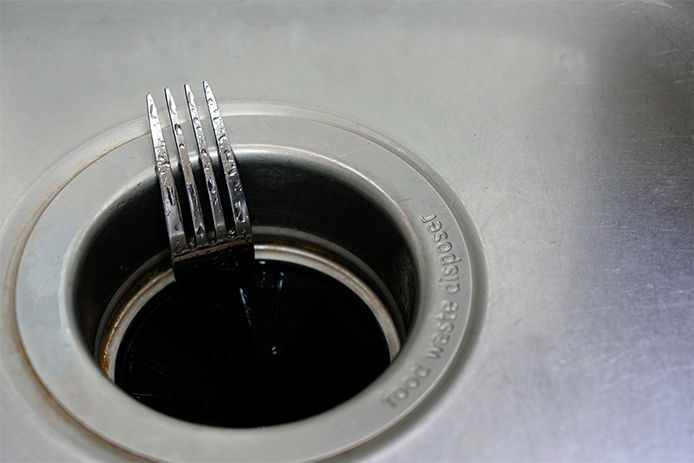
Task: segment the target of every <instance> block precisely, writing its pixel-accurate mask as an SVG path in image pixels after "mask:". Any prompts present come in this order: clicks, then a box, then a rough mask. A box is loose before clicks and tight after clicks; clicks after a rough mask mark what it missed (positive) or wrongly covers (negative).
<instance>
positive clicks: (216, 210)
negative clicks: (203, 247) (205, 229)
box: [183, 84, 229, 241]
mask: <svg viewBox="0 0 694 463" xmlns="http://www.w3.org/2000/svg"><path fill="white" fill-rule="evenodd" d="M183 88H184V90H185V92H186V101H187V102H188V112H189V113H190V120H191V122H192V123H193V131H194V132H195V142H196V143H197V145H198V152H199V153H200V162H201V163H202V171H203V173H204V174H205V185H206V186H207V194H208V196H209V198H210V205H211V207H212V221H213V222H214V229H215V234H216V236H217V241H220V240H223V239H226V237H227V235H228V234H229V233H228V231H227V228H226V224H225V223H224V211H223V210H222V202H221V201H220V198H219V189H218V188H217V181H216V180H215V178H214V171H213V170H212V161H211V160H210V154H209V152H208V148H207V143H206V142H205V134H204V132H203V129H202V124H201V122H200V116H199V115H198V108H197V107H196V106H195V96H194V95H193V92H192V90H191V89H190V85H188V84H185V85H184V86H183Z"/></svg>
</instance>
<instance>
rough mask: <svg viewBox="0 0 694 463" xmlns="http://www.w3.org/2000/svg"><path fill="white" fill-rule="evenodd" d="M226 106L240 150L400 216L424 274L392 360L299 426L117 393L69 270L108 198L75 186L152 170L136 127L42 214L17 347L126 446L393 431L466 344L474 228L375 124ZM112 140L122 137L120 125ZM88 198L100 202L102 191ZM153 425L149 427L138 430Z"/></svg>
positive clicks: (26, 267)
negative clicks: (215, 422) (312, 173)
mask: <svg viewBox="0 0 694 463" xmlns="http://www.w3.org/2000/svg"><path fill="white" fill-rule="evenodd" d="M223 113H224V116H225V117H229V118H232V121H230V122H229V125H230V126H233V127H235V128H236V134H235V136H234V138H235V139H236V140H238V146H239V147H240V148H239V150H238V151H239V158H240V159H243V157H244V155H246V154H247V155H250V153H254V155H255V156H260V157H262V156H272V155H277V154H278V153H280V154H287V153H291V155H292V156H296V157H297V158H301V159H303V158H306V159H308V158H310V159H312V162H314V163H316V164H318V165H322V166H324V167H325V168H326V169H328V170H332V169H338V170H339V171H340V172H341V174H340V175H342V176H343V178H344V179H348V181H353V182H354V183H355V184H359V185H360V188H362V187H363V188H364V189H365V194H366V195H368V196H370V197H372V198H373V199H374V201H378V202H381V203H382V205H383V207H384V208H385V209H386V210H387V212H388V214H389V215H390V217H392V219H393V221H394V222H395V223H397V225H398V227H399V229H400V230H401V231H402V233H403V235H404V236H405V238H406V240H407V243H408V246H409V248H410V252H411V253H412V256H413V260H414V267H415V271H416V274H417V276H418V279H417V283H416V288H417V301H416V314H415V315H416V316H415V318H414V320H413V323H412V325H411V326H410V334H409V338H408V340H407V342H406V344H405V345H404V346H403V349H402V351H401V353H400V355H399V356H398V357H397V358H396V360H395V362H394V363H393V364H392V365H391V366H390V367H389V368H388V370H387V371H386V372H385V373H384V374H383V375H382V376H381V377H380V378H378V379H377V380H376V382H375V383H373V384H372V385H371V386H369V387H368V388H367V390H365V391H363V392H362V393H361V394H360V395H359V396H357V397H355V398H354V399H352V400H351V401H349V402H348V403H345V404H343V405H341V406H339V407H337V408H335V409H333V410H330V411H329V412H326V413H324V414H321V415H318V416H315V417H312V418H310V419H307V420H303V421H301V422H297V423H292V424H288V425H281V426H274V427H270V428H263V429H253V430H227V429H214V428H209V427H205V426H198V425H193V424H190V423H182V422H180V421H177V420H173V419H170V418H166V417H162V416H161V415H158V414H156V413H154V412H149V411H147V410H143V408H142V407H140V406H138V405H137V404H136V403H132V401H130V399H128V398H127V397H125V396H123V395H122V394H121V393H120V392H119V391H118V390H117V389H116V388H115V386H113V385H112V384H111V383H110V382H109V381H108V380H107V379H106V378H105V377H104V376H103V375H102V374H101V373H100V372H99V370H98V367H97V366H96V365H95V363H94V362H93V360H92V358H91V356H90V354H89V352H88V350H87V349H86V348H84V344H83V342H82V340H81V339H79V335H78V333H77V331H78V329H77V328H78V323H77V321H76V320H75V316H74V314H73V313H72V312H71V310H70V307H69V306H70V298H71V294H70V291H71V290H72V289H71V283H72V281H71V279H70V277H71V276H72V275H71V273H70V272H71V271H72V267H71V266H73V265H74V264H75V259H76V258H77V257H78V256H79V251H80V243H81V242H83V240H85V239H88V238H89V235H88V233H89V227H86V226H85V220H86V221H92V222H93V221H98V220H100V216H99V213H100V212H103V210H104V206H103V203H102V204H101V205H99V206H98V207H95V206H94V205H93V204H92V206H91V207H90V208H87V209H89V210H85V207H84V206H85V196H84V194H83V193H84V192H85V191H90V192H96V191H99V190H104V191H106V190H108V192H107V193H106V194H105V198H106V199H108V198H110V197H112V196H113V193H114V192H118V191H120V190H123V189H129V188H134V187H136V186H137V185H138V184H139V183H143V182H146V181H147V178H149V177H150V176H151V165H149V156H150V154H149V150H147V149H143V148H145V147H146V141H147V140H146V136H145V135H146V134H145V132H144V130H142V132H141V135H140V136H139V137H136V138H134V139H125V140H123V144H122V145H121V146H120V147H117V148H115V149H113V150H112V151H111V152H109V153H108V156H103V157H102V158H101V159H99V160H98V161H96V162H93V163H92V164H89V166H88V167H86V168H85V169H84V170H83V171H81V172H80V173H78V174H77V175H75V177H74V179H73V180H72V181H71V182H69V183H68V184H67V185H66V186H65V188H63V190H62V191H61V192H60V194H58V195H57V196H56V197H55V198H54V199H53V201H52V202H51V203H50V204H48V207H47V208H46V210H45V212H44V213H43V214H42V216H41V217H40V218H39V219H38V221H37V222H36V226H35V227H34V229H33V232H32V233H31V236H30V237H29V239H28V241H27V244H26V247H25V248H24V252H23V254H22V257H21V262H20V263H19V268H18V270H17V275H16V277H17V279H16V287H15V289H16V291H15V294H16V300H15V304H14V305H15V309H16V316H17V324H18V329H19V333H20V335H21V338H22V343H23V346H24V348H25V351H26V353H27V356H28V358H29V360H30V361H31V364H32V367H33V368H34V370H35V371H36V373H37V375H38V376H39V378H40V379H41V381H42V382H43V384H44V385H45V386H46V388H47V389H48V390H49V391H50V392H51V394H52V395H53V396H54V397H55V399H56V400H57V401H58V402H59V403H60V404H61V405H62V406H63V407H64V408H65V409H66V410H67V411H68V412H69V413H70V414H71V415H73V416H74V417H75V418H77V419H78V421H80V422H81V423H82V424H84V425H85V426H86V427H88V428H89V429H91V430H92V431H94V432H95V433H97V434H98V435H100V436H102V437H104V438H105V439H107V440H109V441H111V442H113V443H115V444H116V445H118V446H120V447H122V448H125V449H128V450H130V451H132V452H134V453H137V454H140V455H143V456H146V457H149V458H156V459H167V460H191V459H220V458H223V457H224V458H228V457H229V456H231V457H232V458H236V459H240V460H244V461H245V460H256V461H258V460H269V459H278V458H282V459H283V460H306V459H316V458H325V457H329V456H331V455H336V454H338V453H341V452H343V451H345V450H347V449H350V448H353V447H354V446H356V445H359V444H360V443H363V442H366V441H368V440H370V439H373V438H374V437H376V436H377V435H379V434H381V433H382V432H384V431H385V430H387V429H389V428H391V427H392V426H393V425H394V424H395V423H397V422H399V421H400V420H401V419H402V418H404V417H405V416H406V415H408V414H410V413H411V412H412V411H413V410H414V409H415V408H416V407H417V406H418V405H419V404H421V403H422V402H423V401H424V399H425V398H426V397H427V396H429V395H431V393H432V391H433V390H434V389H435V387H436V386H437V385H438V384H440V383H441V381H442V379H443V377H444V375H445V373H446V371H447V370H448V369H449V367H450V366H451V364H452V362H453V361H454V359H455V357H456V355H457V353H458V352H459V351H460V349H461V347H462V345H463V343H464V341H465V339H466V333H467V331H468V327H469V321H470V317H471V313H472V310H473V305H477V304H479V303H480V298H481V291H480V288H481V286H480V285H481V281H480V280H481V274H482V271H481V268H480V266H479V262H477V259H475V257H474V256H475V255H478V251H477V250H476V249H475V248H474V246H473V245H472V243H473V242H474V241H475V237H474V234H472V233H471V227H470V225H469V223H467V222H466V221H465V220H464V217H465V215H464V212H462V211H461V210H460V209H459V207H458V206H457V205H456V203H455V200H454V199H453V198H454V196H453V195H452V194H451V193H450V192H448V190H447V189H446V188H445V187H442V186H440V185H438V186H435V184H432V182H430V181H428V180H427V177H429V178H430V177H431V175H430V174H429V173H428V172H426V169H425V168H422V167H421V166H419V165H417V164H416V162H415V161H412V160H411V159H409V158H408V157H407V155H406V154H405V151H404V150H402V149H401V148H398V147H397V146H396V145H394V144H392V143H391V142H390V141H388V140H386V139H384V138H383V137H380V136H378V135H376V134H374V133H373V132H370V131H368V130H366V129H363V128H360V127H358V126H356V125H355V124H352V123H348V122H343V121H339V120H337V119H335V118H332V117H330V116H325V115H320V114H317V113H311V112H308V111H304V110H296V109H291V108H285V107H278V106H262V105H236V106H235V105H227V106H224V107H223ZM136 125H137V126H139V127H140V128H141V129H142V128H143V127H142V126H143V124H141V123H138V124H136ZM133 128H134V126H132V125H131V126H128V127H127V131H133ZM108 137H109V140H111V141H113V140H114V138H117V137H115V136H114V133H111V134H109V135H108ZM103 143H104V140H103V139H101V140H97V141H95V142H94V144H93V145H91V146H90V145H87V146H86V147H84V148H82V149H81V150H80V152H79V153H77V154H78V155H76V157H78V158H85V159H89V158H90V157H92V159H93V158H94V157H97V156H98V152H97V151H94V146H100V145H101V144H103ZM143 155H144V156H143ZM125 161H127V162H126V163H125V164H124V162H125ZM124 166H126V168H124ZM107 171H110V172H111V173H112V176H111V177H110V178H109V179H108V180H105V178H104V176H103V175H98V173H99V172H101V173H103V172H107ZM114 173H115V175H113V174H114ZM109 189H110V190H109ZM80 192H81V193H82V194H80ZM441 192H443V193H441ZM89 199H90V200H91V201H95V202H96V201H98V199H99V195H98V194H94V196H92V197H91V198H89ZM73 219H74V220H73ZM79 219H81V220H79ZM444 232H445V238H444V237H443V233H444ZM47 237H50V239H49V240H47V239H46V238H47ZM5 239H7V238H6V237H5ZM473 259H475V263H476V264H477V265H476V266H475V267H473V265H472V262H473ZM447 266H449V267H447ZM450 266H454V267H455V268H456V269H457V270H456V271H455V272H456V275H457V278H456V279H455V281H453V280H447V279H446V278H444V277H445V276H446V274H445V273H444V272H446V268H452V267H450ZM449 276H450V273H449ZM154 428H156V429H157V433H156V435H147V436H145V435H143V433H142V432H141V430H142V429H154Z"/></svg>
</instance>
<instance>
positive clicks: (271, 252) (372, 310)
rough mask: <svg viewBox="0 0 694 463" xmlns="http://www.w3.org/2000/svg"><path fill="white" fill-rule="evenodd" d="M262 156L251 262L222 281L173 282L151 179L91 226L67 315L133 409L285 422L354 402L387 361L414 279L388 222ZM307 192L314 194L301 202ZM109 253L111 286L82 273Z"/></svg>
mask: <svg viewBox="0 0 694 463" xmlns="http://www.w3.org/2000/svg"><path fill="white" fill-rule="evenodd" d="M271 158H272V157H269V158H268V157H259V158H253V157H251V158H250V159H248V158H246V159H244V161H245V162H244V163H243V168H244V180H245V181H246V185H247V187H246V190H247V197H248V202H249V207H250V208H251V210H252V211H253V220H254V223H253V227H254V238H255V241H256V260H255V262H254V263H253V264H252V265H248V266H246V267H244V268H241V269H239V270H238V271H237V272H235V273H234V274H233V275H230V276H229V277H226V276H225V277H222V278H221V279H215V280H213V281H205V280H204V279H201V281H200V282H199V284H194V285H191V284H189V283H190V282H188V283H187V284H185V285H182V284H179V283H177V282H176V281H175V279H174V278H173V273H172V270H171V268H170V263H169V262H168V259H167V255H166V252H165V251H163V248H165V246H166V234H165V232H164V230H163V226H162V224H161V222H163V221H162V220H161V217H162V213H161V210H160V208H161V205H160V203H158V202H157V200H158V199H159V198H158V197H157V192H156V184H155V183H154V179H152V181H149V182H146V183H144V184H143V185H140V186H139V187H138V188H136V189H134V190H128V191H123V193H122V194H123V198H121V200H120V201H117V202H116V203H115V207H113V208H110V210H107V211H106V213H105V214H104V216H103V217H102V220H101V221H100V223H99V224H98V226H96V228H95V230H94V231H93V234H92V239H91V241H90V246H89V249H88V250H87V252H86V253H85V254H84V258H83V260H82V262H81V265H80V267H79V269H80V270H79V271H78V275H79V279H78V281H79V282H80V283H79V284H78V285H77V288H78V289H77V291H76V293H75V294H76V297H77V299H78V301H77V303H76V304H75V305H74V307H76V308H77V310H78V314H77V316H78V319H79V320H80V321H81V323H80V326H81V328H82V335H83V337H84V338H85V341H86V342H87V344H88V345H90V346H93V347H92V352H93V355H94V356H95V357H96V358H97V359H98V362H99V364H100V367H101V368H102V370H103V371H104V372H105V373H106V374H107V375H108V376H109V378H110V379H111V380H112V381H114V382H115V383H116V384H117V385H118V386H119V387H120V388H121V389H122V390H123V391H124V392H126V393H127V394H129V395H130V396H131V397H133V398H134V399H136V400H137V401H138V402H140V403H142V404H144V405H146V406H148V407H150V408H152V409H155V410H157V411H159V412H161V413H164V414H167V415H169V416H172V417H175V418H179V419H183V420H186V421H190V422H194V423H200V424H206V425H212V426H220V427H240V428H243V427H260V426H268V425H275V424H282V423H288V422H293V421H297V420H301V419H303V418H307V417H310V416H313V415H316V414H318V413H321V412H324V411H326V410H329V409H331V408H333V407H335V406H337V405H339V404H341V403H343V402H345V401H347V400H348V399H350V398H352V397H354V396H355V395H357V394H358V393H359V392H360V391H362V390H363V389H364V388H366V387H367V386H368V385H369V384H371V383H372V382H373V381H374V380H375V379H376V378H377V377H378V376H379V375H380V374H381V373H382V372H383V371H384V370H385V369H386V368H387V367H388V365H389V364H390V363H391V361H392V360H393V359H394V358H395V356H396V355H397V353H398V351H399V349H400V344H401V342H402V341H403V340H404V339H405V337H406V333H407V327H408V323H409V320H411V318H412V302H413V301H414V297H413V294H412V291H413V289H412V288H413V285H411V284H410V283H411V282H412V281H413V278H414V277H413V275H412V272H413V269H412V265H411V258H410V255H409V253H408V252H407V247H406V246H405V245H404V243H403V239H402V237H401V236H400V235H399V233H398V232H397V231H396V227H395V225H394V224H392V222H391V220H390V219H389V218H388V216H387V214H386V213H385V211H384V210H383V209H382V207H381V206H379V205H378V204H375V203H374V202H373V201H372V200H371V199H370V198H368V196H367V195H365V194H364V193H363V192H361V191H359V190H358V188H355V186H353V185H350V184H348V183H347V182H344V181H341V180H340V179H339V177H335V176H331V175H329V174H328V173H327V172H326V171H321V170H320V169H317V168H316V166H313V165H311V163H301V162H296V161H294V162H291V163H286V162H281V163H278V162H277V161H278V158H276V157H274V158H272V159H271ZM280 159H282V158H280ZM265 185H273V186H272V187H269V188H268V187H265ZM307 191H308V192H313V193H319V194H316V195H315V196H312V199H311V206H312V207H311V208H305V207H303V208H302V207H301V205H302V204H305V203H306V201H305V200H304V198H303V196H304V195H305V194H306V192H307ZM336 206H337V207H336ZM357 215H362V216H364V215H373V221H374V222H375V223H379V224H380V228H381V229H382V230H383V234H382V235H380V236H381V238H380V239H379V240H374V239H373V237H369V236H368V235H367V236H365V234H364V233H357V232H354V233H350V229H354V227H355V224H353V223H349V222H350V221H349V220H348V218H349V217H355V216H357ZM143 223H147V224H148V225H147V226H142V224H143ZM134 224H139V225H138V226H136V227H135V226H133V225H134ZM346 232H347V233H346ZM374 241H376V242H374ZM136 242H139V243H140V244H141V245H133V244H131V243H136ZM147 243H149V245H148V244H147ZM398 243H399V244H400V245H399V246H398ZM113 259H118V260H119V261H120V262H121V265H120V266H119V270H120V271H119V272H117V273H118V275H113V277H112V278H110V279H109V281H110V282H109V283H104V279H103V278H102V279H99V280H97V279H95V278H94V277H93V276H92V275H93V273H92V271H93V269H94V268H96V267H98V266H99V264H100V263H103V262H105V261H113ZM127 269H131V270H130V271H127ZM115 283H118V286H116V284H115ZM106 299H108V303H107V304H106V305H105V306H104V305H103V302H102V303H101V307H100V308H99V307H96V306H95V304H94V302H95V301H105V300H106Z"/></svg>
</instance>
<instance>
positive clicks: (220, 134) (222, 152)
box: [202, 81, 251, 238]
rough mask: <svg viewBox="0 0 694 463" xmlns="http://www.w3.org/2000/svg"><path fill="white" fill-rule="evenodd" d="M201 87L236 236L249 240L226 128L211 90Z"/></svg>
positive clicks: (243, 206)
mask: <svg viewBox="0 0 694 463" xmlns="http://www.w3.org/2000/svg"><path fill="white" fill-rule="evenodd" d="M202 85H203V87H204V89H205V98H206V99H207V109H208V111H209V113H210V118H211V119H212V127H213V128H214V135H215V139H216V141H217V148H218V150H219V158H220V159H221V162H222V169H223V170H224V179H225V180H226V184H227V190H228V191H229V196H230V197H231V205H232V207H233V211H234V227H235V229H236V235H237V236H243V237H246V238H250V231H251V230H250V219H249V216H248V206H247V205H246V196H245V195H244V193H243V187H242V186H241V176H240V175H239V171H238V168H237V166H236V156H235V155H234V151H233V150H232V148H231V143H230V142H229V137H228V136H227V131H226V127H224V121H223V120H222V114H221V112H220V111H219V106H217V99H216V98H215V97H214V93H212V88H211V87H210V84H209V83H208V82H207V81H203V82H202Z"/></svg>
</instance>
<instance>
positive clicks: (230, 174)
mask: <svg viewBox="0 0 694 463" xmlns="http://www.w3.org/2000/svg"><path fill="white" fill-rule="evenodd" d="M203 90H204V93H205V100H206V102H207V109H208V112H209V115H210V121H211V123H212V129H213V132H214V137H215V144H214V146H210V145H208V144H207V141H206V139H205V130H204V128H203V123H202V119H201V117H200V115H199V114H198V109H197V106H196V104H195V96H194V95H193V92H192V90H191V88H190V86H189V85H188V84H186V85H185V86H184V91H185V95H186V105H187V107H188V113H189V115H190V122H191V124H192V128H193V134H194V138H195V147H194V148H192V150H191V148H190V145H187V144H186V141H185V139H184V130H183V126H182V121H181V119H180V118H179V115H178V111H177V108H176V103H175V102H174V98H173V94H172V93H171V91H170V90H169V89H168V88H166V89H164V95H165V98H166V105H167V108H168V113H169V119H170V121H171V130H172V131H173V139H174V142H175V145H176V151H177V153H178V157H179V163H178V166H179V167H180V170H181V173H182V177H183V184H184V190H185V197H186V198H187V201H188V208H189V210H190V217H189V220H190V223H189V226H188V227H185V226H184V219H183V214H182V212H181V206H180V202H179V195H178V192H177V189H176V175H175V174H174V171H173V168H172V164H171V160H170V158H169V152H168V149H167V144H166V140H165V138H164V132H163V129H162V125H161V121H160V119H159V115H158V112H157V107H156V105H155V104H154V99H153V98H152V95H151V93H149V94H147V115H148V118H149V126H150V130H151V134H152V146H153V147H154V158H155V170H156V173H157V178H158V179H159V186H160V190H161V198H162V204H163V206H164V217H165V220H166V229H167V233H168V237H169V246H170V248H171V260H172V264H173V269H174V275H175V277H176V280H177V281H179V282H180V281H188V280H191V279H192V277H193V276H199V275H200V274H205V275H209V274H211V273H216V272H218V271H234V270H236V269H238V268H239V267H240V266H241V265H242V264H245V263H248V262H252V261H253V259H254V256H253V240H252V236H251V226H250V218H249V214H248V207H247V205H246V197H245V195H244V192H243V187H242V185H241V177H240V175H239V171H238V166H237V163H236V156H235V155H234V151H233V149H232V148H231V143H230V142H229V136H228V134H227V131H226V127H225V126H224V121H223V118H222V114H221V111H220V110H219V106H218V105H217V100H216V98H215V96H214V94H213V93H212V88H211V87H210V85H209V84H208V83H207V82H206V81H205V82H203ZM194 152H197V156H193V159H195V164H194V162H193V161H191V153H194ZM215 153H217V157H218V160H219V165H220V166H221V171H222V176H223V179H224V183H225V184H226V192H227V194H228V204H229V205H230V206H229V209H230V210H231V211H232V213H231V214H230V215H231V216H232V217H231V221H230V223H232V224H233V226H232V227H228V226H227V222H228V220H227V219H226V218H225V214H224V207H223V201H224V198H223V193H222V191H221V190H220V189H219V188H218V186H217V178H216V175H215V170H216V169H215V166H214V163H213V156H214V154H215ZM196 170H201V171H202V179H203V182H204V188H203V189H204V190H205V191H206V195H205V196H206V199H207V201H208V204H209V215H210V217H209V218H208V219H207V220H206V218H205V212H204V210H203V207H202V202H203V201H204V199H201V198H200V196H199V194H198V185H197V181H196V176H195V174H194V172H195V171H196ZM220 178H222V177H220ZM208 224H210V225H212V230H211V231H208ZM186 228H188V229H189V230H192V233H190V232H189V233H186Z"/></svg>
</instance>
